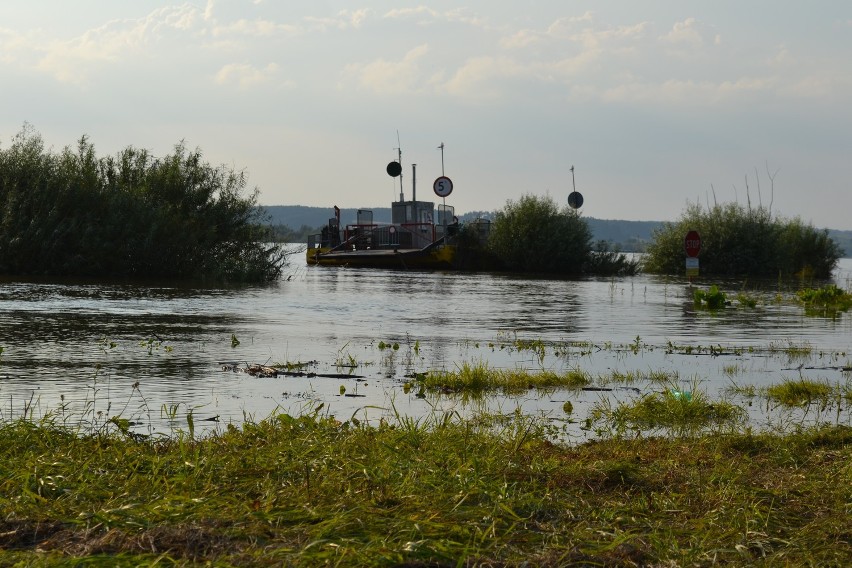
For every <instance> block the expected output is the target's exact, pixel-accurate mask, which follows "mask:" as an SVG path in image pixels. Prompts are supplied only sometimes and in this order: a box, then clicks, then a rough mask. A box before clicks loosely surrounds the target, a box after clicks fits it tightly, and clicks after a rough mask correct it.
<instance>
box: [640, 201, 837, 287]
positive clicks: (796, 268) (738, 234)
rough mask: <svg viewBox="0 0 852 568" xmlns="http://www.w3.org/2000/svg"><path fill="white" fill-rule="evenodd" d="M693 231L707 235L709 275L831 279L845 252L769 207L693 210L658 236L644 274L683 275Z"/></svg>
mask: <svg viewBox="0 0 852 568" xmlns="http://www.w3.org/2000/svg"><path fill="white" fill-rule="evenodd" d="M689 230H696V231H698V232H699V233H700V235H701V241H702V247H701V253H700V256H699V258H700V259H701V272H702V274H705V275H737V276H762V277H777V276H779V275H781V276H785V277H786V276H792V275H799V276H802V277H807V278H810V277H813V278H829V277H830V276H831V272H832V270H833V269H834V268H835V266H836V265H837V260H838V259H839V258H840V256H841V254H842V252H841V250H840V248H839V247H838V245H837V244H836V243H835V242H834V241H833V240H832V239H831V238H830V237H829V236H828V232H827V231H825V230H822V231H820V230H817V229H815V228H814V227H813V226H811V225H805V224H804V223H803V222H802V221H801V220H800V219H790V220H787V219H780V218H775V217H773V216H772V214H771V213H770V211H769V210H768V209H767V208H765V207H757V208H753V207H748V208H746V207H743V206H742V205H739V204H738V203H728V204H725V205H714V206H713V207H711V208H704V207H702V206H701V205H700V204H697V203H696V204H691V205H689V206H688V207H687V209H686V211H685V213H684V214H683V215H682V216H681V218H680V220H679V221H677V222H675V223H664V224H663V225H661V226H660V228H659V229H657V230H655V231H654V234H653V240H652V242H651V244H650V246H649V247H648V250H647V256H646V257H645V260H644V264H643V268H644V270H646V271H648V272H654V273H664V274H679V273H682V272H683V270H684V258H685V253H684V242H683V239H684V237H685V235H686V233H687V232H688V231H689Z"/></svg>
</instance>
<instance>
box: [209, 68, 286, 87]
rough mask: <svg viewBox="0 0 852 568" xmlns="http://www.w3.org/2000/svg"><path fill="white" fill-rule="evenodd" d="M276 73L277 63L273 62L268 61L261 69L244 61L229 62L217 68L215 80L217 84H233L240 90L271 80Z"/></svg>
mask: <svg viewBox="0 0 852 568" xmlns="http://www.w3.org/2000/svg"><path fill="white" fill-rule="evenodd" d="M277 74H278V65H276V64H275V63H270V64H269V65H267V66H266V67H264V68H262V69H259V68H257V67H254V66H253V65H249V64H246V63H231V64H228V65H225V66H224V67H222V68H221V69H219V71H218V72H217V73H216V77H215V81H216V83H217V84H219V85H233V86H236V87H237V88H238V89H240V90H250V89H253V88H255V87H257V86H259V85H262V84H265V83H270V82H272V81H273V80H274V78H275V76H276V75H277Z"/></svg>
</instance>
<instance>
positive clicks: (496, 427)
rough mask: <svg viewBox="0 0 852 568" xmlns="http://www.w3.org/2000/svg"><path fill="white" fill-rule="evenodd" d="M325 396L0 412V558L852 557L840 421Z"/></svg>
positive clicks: (348, 562) (407, 562)
mask: <svg viewBox="0 0 852 568" xmlns="http://www.w3.org/2000/svg"><path fill="white" fill-rule="evenodd" d="M693 400H695V399H693ZM662 402H664V403H666V404H680V401H668V402H666V401H662ZM318 411H319V409H317V412H313V413H309V415H306V416H303V417H301V418H294V417H291V416H288V415H280V416H274V417H271V418H270V419H268V420H265V421H262V422H259V423H246V424H245V425H244V427H243V428H242V429H237V428H233V427H228V428H227V429H226V430H224V431H223V432H220V433H218V434H215V435H211V436H208V437H205V438H194V437H192V436H191V435H189V434H188V433H185V432H175V434H174V435H173V436H171V437H168V438H163V439H139V438H138V437H134V436H131V435H128V434H123V433H121V431H119V430H118V429H117V428H115V429H113V430H111V431H106V430H99V431H96V432H92V433H86V432H80V431H77V430H75V429H73V428H69V427H67V426H64V425H62V424H61V423H57V422H55V421H51V420H45V421H41V422H38V423H33V422H30V421H15V422H12V423H6V424H3V425H2V426H0V464H2V465H0V471H2V475H0V506H2V508H3V516H2V518H0V564H3V565H26V566H31V565H40V566H56V565H99V564H105V565H110V566H138V565H154V564H156V565H159V566H189V565H198V564H208V565H217V566H280V565H286V566H322V565H328V566H332V565H333V566H521V565H530V566H566V565H583V566H650V565H655V566H695V565H699V566H703V565H711V564H726V565H796V566H804V565H808V566H814V565H830V566H841V565H847V564H849V563H850V562H852V541H850V539H849V538H848V535H849V534H851V533H852V516H850V515H849V511H848V507H849V503H850V502H852V489H850V488H852V483H850V482H852V478H850V469H849V463H850V461H852V429H850V428H848V427H843V426H837V427H833V428H819V429H808V430H804V431H801V432H796V433H792V434H789V435H784V436H779V435H769V434H759V435H758V434H751V433H745V434H737V433H729V434H724V435H706V436H696V437H690V438H688V439H685V438H656V437H655V438H640V439H609V440H602V441H597V442H594V443H587V444H582V445H578V446H567V445H563V444H554V443H553V442H552V441H550V440H549V439H548V426H547V424H546V423H543V422H542V421H538V420H530V419H524V418H521V417H518V416H510V417H508V418H505V417H493V416H490V417H489V416H481V417H476V418H473V419H470V420H461V419H458V418H455V417H453V416H452V415H443V416H436V417H435V418H433V419H427V420H422V421H414V420H407V419H400V420H398V422H397V423H395V424H387V423H382V424H381V425H378V426H365V425H363V424H361V425H357V424H356V421H354V420H351V421H346V422H343V423H341V422H339V421H337V420H335V419H334V418H333V417H329V416H321V415H319V414H318Z"/></svg>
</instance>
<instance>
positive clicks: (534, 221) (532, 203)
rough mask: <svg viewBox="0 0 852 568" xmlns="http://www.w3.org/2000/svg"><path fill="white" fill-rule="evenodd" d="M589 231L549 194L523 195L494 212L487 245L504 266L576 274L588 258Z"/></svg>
mask: <svg viewBox="0 0 852 568" xmlns="http://www.w3.org/2000/svg"><path fill="white" fill-rule="evenodd" d="M591 241H592V233H591V230H590V229H589V227H588V225H587V224H586V222H585V220H583V219H582V218H581V217H580V215H579V214H578V213H577V212H576V211H573V210H571V209H569V208H568V207H567V206H565V207H564V208H563V209H562V210H561V211H560V210H559V208H558V207H557V205H556V203H555V202H554V201H553V199H552V198H551V197H549V196H548V197H537V196H533V195H525V196H523V197H521V198H520V200H518V201H517V202H515V201H511V200H510V201H509V202H508V203H507V204H506V207H505V208H504V209H503V210H502V211H499V212H497V214H496V216H495V219H494V223H493V225H492V228H491V236H490V238H489V241H488V245H489V248H490V250H491V252H492V253H493V254H494V256H495V257H496V258H497V259H498V260H499V261H500V263H501V264H502V265H503V266H504V267H505V268H506V269H508V270H515V271H521V272H546V273H557V274H580V273H581V272H582V271H583V267H584V266H585V265H586V263H587V262H588V260H589V258H590V253H591Z"/></svg>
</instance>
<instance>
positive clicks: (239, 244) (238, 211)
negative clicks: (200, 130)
mask: <svg viewBox="0 0 852 568" xmlns="http://www.w3.org/2000/svg"><path fill="white" fill-rule="evenodd" d="M245 187H246V176H245V174H244V173H243V172H235V171H233V170H229V169H226V168H224V167H217V168H215V167H212V166H210V165H208V164H207V163H205V162H204V161H203V160H202V156H201V153H200V151H198V150H196V151H189V150H187V149H186V147H185V146H184V145H183V144H182V143H181V144H178V145H176V146H175V149H174V153H173V154H171V155H169V156H166V157H164V158H160V159H158V158H155V157H153V156H152V155H150V154H149V153H148V152H147V151H146V150H140V149H135V148H133V147H128V148H127V149H125V150H123V151H122V152H120V153H118V154H117V155H116V156H110V157H106V158H100V159H99V158H98V157H96V155H95V149H94V146H93V145H92V144H91V143H90V142H89V141H88V139H87V138H86V137H85V136H84V137H82V138H81V139H80V141H79V143H78V145H77V148H76V149H74V150H72V149H71V148H69V147H66V148H65V149H63V150H62V151H61V152H60V153H58V154H57V153H54V152H51V151H47V150H45V148H44V143H43V141H42V139H41V137H40V136H39V135H38V134H37V133H35V132H34V131H33V129H32V128H31V127H30V126H28V125H25V126H24V128H23V129H22V130H21V132H20V133H19V134H18V135H16V136H15V137H14V138H13V140H12V145H11V146H10V147H9V148H8V149H2V150H0V273H3V274H15V275H23V274H52V275H73V276H92V277H135V278H173V277H177V278H215V279H228V280H236V281H254V282H258V281H259V282H263V281H269V280H272V279H274V278H277V277H278V276H279V275H280V273H281V270H282V267H283V266H284V264H285V261H286V258H285V255H284V253H283V251H282V249H281V248H280V247H277V246H268V245H265V244H264V242H265V241H267V239H268V235H267V233H268V230H267V229H266V228H264V227H263V226H262V221H263V219H262V218H261V217H260V215H261V213H260V211H261V209H260V208H258V207H257V203H256V202H257V190H256V189H255V190H254V191H253V192H249V193H248V194H245Z"/></svg>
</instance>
